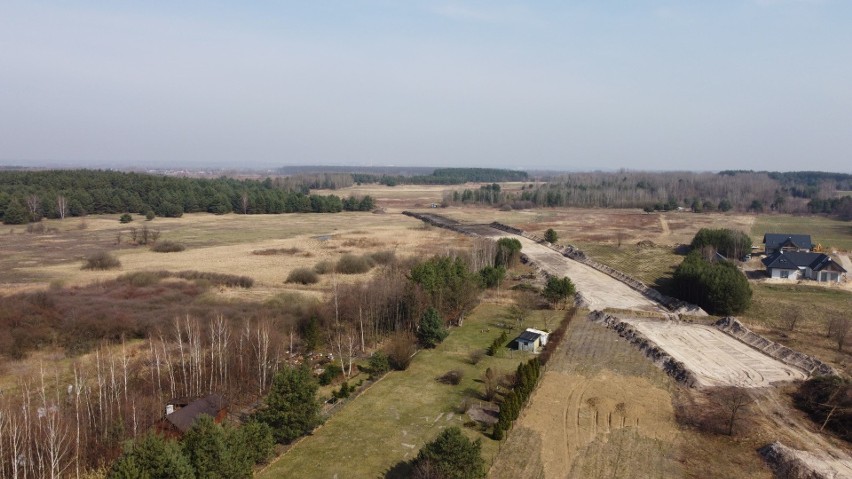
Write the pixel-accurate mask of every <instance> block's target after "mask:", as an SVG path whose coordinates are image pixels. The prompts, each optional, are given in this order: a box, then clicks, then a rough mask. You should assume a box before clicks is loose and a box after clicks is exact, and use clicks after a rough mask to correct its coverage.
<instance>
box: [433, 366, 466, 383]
mask: <svg viewBox="0 0 852 479" xmlns="http://www.w3.org/2000/svg"><path fill="white" fill-rule="evenodd" d="M462 377H464V373H462V372H461V371H459V370H458V369H453V370H452V371H447V372H446V373H444V374H442V375H441V376H439V377H438V382H439V383H443V384H452V385H453V386H458V385H459V383H461V380H462Z"/></svg>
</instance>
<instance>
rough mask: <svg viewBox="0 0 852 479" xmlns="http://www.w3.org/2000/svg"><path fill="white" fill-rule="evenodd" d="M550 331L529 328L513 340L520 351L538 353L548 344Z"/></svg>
mask: <svg viewBox="0 0 852 479" xmlns="http://www.w3.org/2000/svg"><path fill="white" fill-rule="evenodd" d="M547 336H548V333H546V332H544V331H540V330H538V329H533V328H527V329H526V330H525V331H524V332H522V333H521V334H520V335H518V337H517V338H515V340H514V341H513V342H514V344H515V347H516V349H517V350H518V351H529V352H532V353H537V352H538V351H539V350H541V348H543V347H544V346H545V345H546V344H547Z"/></svg>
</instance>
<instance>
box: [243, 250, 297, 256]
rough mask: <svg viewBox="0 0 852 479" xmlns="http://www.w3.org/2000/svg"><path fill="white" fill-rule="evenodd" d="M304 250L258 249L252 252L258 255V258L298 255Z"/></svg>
mask: <svg viewBox="0 0 852 479" xmlns="http://www.w3.org/2000/svg"><path fill="white" fill-rule="evenodd" d="M301 252H302V250H300V249H299V248H269V249H256V250H254V251H252V252H251V254H256V255H258V256H274V255H279V254H281V255H295V254H297V253H301Z"/></svg>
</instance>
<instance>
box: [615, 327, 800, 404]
mask: <svg viewBox="0 0 852 479" xmlns="http://www.w3.org/2000/svg"><path fill="white" fill-rule="evenodd" d="M620 320H621V321H622V322H624V323H627V324H629V325H630V326H632V327H633V328H634V329H635V330H636V331H638V332H639V333H641V335H642V336H644V337H645V338H646V339H647V340H648V341H650V342H651V343H653V344H654V345H656V346H657V347H659V348H660V349H662V350H664V351H665V352H666V353H667V354H668V355H669V356H671V357H672V358H673V359H674V360H676V361H678V362H680V363H681V364H682V365H683V366H684V368H686V369H687V370H688V371H689V372H690V373H691V374H692V376H693V378H694V382H695V384H694V385H695V386H699V387H713V386H739V387H765V386H770V385H772V384H773V383H776V382H780V381H792V380H796V379H805V378H807V374H806V373H805V372H804V371H802V370H800V369H799V368H796V367H794V366H790V365H787V364H784V363H782V362H781V361H778V360H776V359H773V358H771V357H769V356H767V355H766V354H764V353H762V352H760V351H758V350H756V349H754V348H752V347H750V346H748V345H746V344H745V343H742V342H740V341H739V340H737V339H735V338H733V337H731V336H729V335H727V334H725V333H724V332H722V331H720V330H718V329H716V328H714V327H712V326H707V325H703V324H692V323H683V322H678V321H664V320H651V319H639V318H620Z"/></svg>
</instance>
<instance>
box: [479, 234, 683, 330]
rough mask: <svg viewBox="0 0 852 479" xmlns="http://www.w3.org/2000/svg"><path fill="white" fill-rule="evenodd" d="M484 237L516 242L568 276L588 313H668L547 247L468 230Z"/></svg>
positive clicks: (537, 260) (547, 267)
mask: <svg viewBox="0 0 852 479" xmlns="http://www.w3.org/2000/svg"><path fill="white" fill-rule="evenodd" d="M465 229H469V230H470V231H472V232H474V233H477V234H479V235H482V236H489V237H494V238H499V237H507V238H514V239H517V240H518V241H520V242H521V251H522V252H523V253H524V254H526V255H527V257H529V258H530V259H531V260H532V261H533V262H535V263H536V264H537V265H538V266H539V267H541V268H542V269H543V270H545V271H547V272H548V273H550V274H552V275H555V276H560V277H561V276H568V277H569V278H571V281H572V282H573V283H574V285H575V286H576V287H577V291H578V292H579V293H580V294H581V295H582V296H583V299H585V300H586V302H587V303H588V308H589V309H593V310H595V309H597V310H603V309H606V308H615V309H634V310H640V311H655V312H663V313H664V312H667V311H666V309H665V308H663V307H662V306H661V305H660V304H658V303H657V302H655V301H653V300H651V299H649V298H647V297H645V296H644V295H643V294H642V293H640V292H638V291H636V290H634V289H632V288H630V287H629V286H627V285H626V284H624V283H622V282H621V281H618V280H617V279H614V278H612V277H610V276H607V275H606V274H604V273H601V272H600V271H598V270H596V269H594V268H591V267H589V266H586V265H584V264H582V263H578V262H577V261H574V260H572V259H570V258H566V257H565V256H562V255H561V254H560V253H558V252H557V251H554V250H552V249H550V248H548V247H546V246H543V245H540V244H538V243H536V242H535V241H532V240H530V239H527V238H524V237H522V236H518V235H513V234H509V233H506V232H504V231H500V230H498V229H494V228H491V227H490V226H476V227H474V226H471V227H469V228H468V227H465Z"/></svg>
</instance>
